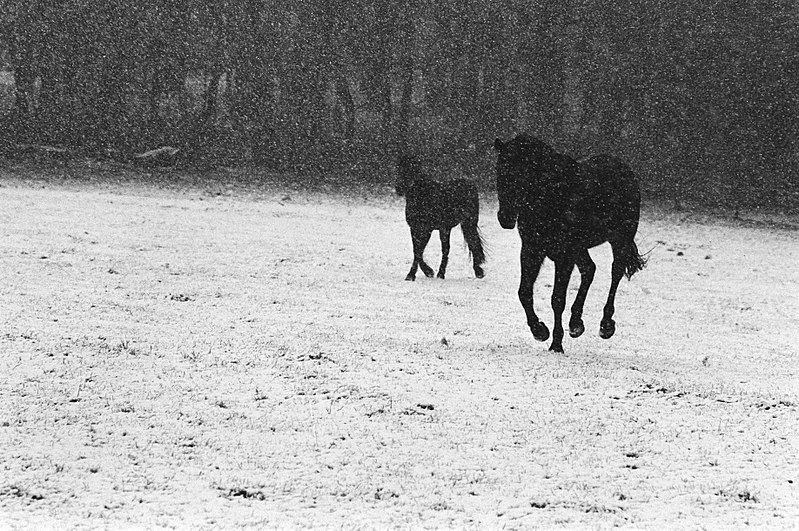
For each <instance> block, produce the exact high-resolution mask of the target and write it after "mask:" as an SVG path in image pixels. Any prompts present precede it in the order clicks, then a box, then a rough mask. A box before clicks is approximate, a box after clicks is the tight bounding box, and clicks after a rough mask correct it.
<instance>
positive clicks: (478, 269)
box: [474, 267, 486, 278]
mask: <svg viewBox="0 0 799 531" xmlns="http://www.w3.org/2000/svg"><path fill="white" fill-rule="evenodd" d="M474 276H476V277H477V278H483V277H484V276H486V273H485V271H483V268H482V267H475V268H474Z"/></svg>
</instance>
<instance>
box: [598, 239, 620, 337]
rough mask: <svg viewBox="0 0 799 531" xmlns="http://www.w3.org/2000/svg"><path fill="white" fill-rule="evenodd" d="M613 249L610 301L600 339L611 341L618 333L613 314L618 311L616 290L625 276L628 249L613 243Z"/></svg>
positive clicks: (600, 330)
mask: <svg viewBox="0 0 799 531" xmlns="http://www.w3.org/2000/svg"><path fill="white" fill-rule="evenodd" d="M610 245H611V247H612V248H613V265H612V266H611V268H610V291H609V292H608V301H607V302H606V303H605V309H604V311H603V314H602V322H601V323H600V324H599V337H601V338H602V339H610V338H611V337H612V336H613V334H614V333H615V332H616V322H615V321H614V320H613V313H614V312H615V311H616V307H615V306H614V303H615V301H616V289H618V287H619V282H620V281H621V277H623V276H624V269H625V265H626V259H625V257H626V254H625V253H626V248H625V247H624V244H623V243H614V242H611V244H610Z"/></svg>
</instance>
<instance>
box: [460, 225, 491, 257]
mask: <svg viewBox="0 0 799 531" xmlns="http://www.w3.org/2000/svg"><path fill="white" fill-rule="evenodd" d="M461 231H462V232H463V239H464V240H465V241H466V245H467V247H468V248H469V256H470V257H472V258H473V259H474V263H475V264H477V265H482V264H484V263H485V261H486V255H485V247H486V242H485V238H483V233H482V232H480V227H478V226H477V221H475V222H474V223H472V222H468V223H461Z"/></svg>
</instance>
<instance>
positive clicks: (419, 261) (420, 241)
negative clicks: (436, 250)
mask: <svg viewBox="0 0 799 531" xmlns="http://www.w3.org/2000/svg"><path fill="white" fill-rule="evenodd" d="M432 232H433V231H432V230H427V229H425V228H421V227H411V241H412V242H413V264H411V270H410V271H409V272H408V275H407V276H406V277H405V280H416V269H417V268H418V267H421V268H422V272H423V273H424V274H425V275H426V276H428V277H432V276H433V270H432V269H431V268H430V266H429V265H427V264H426V263H425V262H424V258H422V255H423V254H424V248H425V247H427V242H429V241H430V234H431V233H432Z"/></svg>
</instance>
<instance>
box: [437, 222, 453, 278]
mask: <svg viewBox="0 0 799 531" xmlns="http://www.w3.org/2000/svg"><path fill="white" fill-rule="evenodd" d="M451 231H452V229H451V228H444V227H441V228H439V229H438V236H439V238H441V265H440V266H438V278H440V279H443V278H444V275H446V274H447V264H448V263H449V234H450V232H451Z"/></svg>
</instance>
